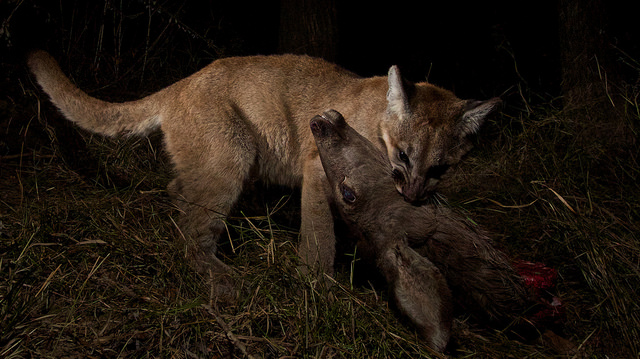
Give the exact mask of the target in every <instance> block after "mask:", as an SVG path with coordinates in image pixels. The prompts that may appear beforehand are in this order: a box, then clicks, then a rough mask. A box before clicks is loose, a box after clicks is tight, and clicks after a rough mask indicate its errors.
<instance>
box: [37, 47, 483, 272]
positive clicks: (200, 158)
mask: <svg viewBox="0 0 640 359" xmlns="http://www.w3.org/2000/svg"><path fill="white" fill-rule="evenodd" d="M28 64H29V67H30V68H31V71H32V72H33V73H34V75H35V76H36V78H37V81H38V83H39V84H40V85H41V86H42V88H43V89H44V91H45V92H46V93H47V94H48V95H49V96H50V97H51V100H52V102H53V103H54V104H55V105H56V106H57V107H58V108H59V109H60V110H61V112H62V113H63V114H64V115H65V116H66V117H67V118H68V119H70V120H71V121H73V122H75V123H76V124H78V125H79V126H80V127H82V128H84V129H86V130H89V131H92V132H97V133H101V134H104V135H109V136H114V135H120V134H139V135H140V134H142V135H143V134H146V133H148V132H150V131H152V130H154V129H156V128H158V127H159V128H160V129H161V130H162V132H163V133H164V140H165V144H166V149H167V152H168V153H169V154H170V156H171V159H172V161H173V164H174V166H175V169H176V173H177V175H176V178H175V180H174V181H173V182H172V183H171V185H170V188H169V189H170V191H171V192H173V193H174V195H175V196H176V200H177V203H178V204H179V205H180V207H181V208H182V210H183V211H184V212H185V216H184V219H183V220H182V222H181V223H180V225H181V228H182V231H183V233H184V234H186V235H187V236H188V237H189V238H193V239H194V242H195V243H197V246H195V247H194V248H197V250H195V252H199V253H200V254H201V255H202V257H203V258H204V262H203V263H202V264H203V265H204V266H206V265H207V263H218V262H219V261H217V260H215V251H216V243H217V239H218V237H219V236H220V234H221V233H222V232H223V230H224V224H223V219H224V218H225V217H226V216H227V215H228V213H229V211H230V210H231V208H232V207H233V205H234V204H235V203H236V201H237V199H238V196H239V195H240V193H241V192H242V190H243V185H244V183H245V182H246V181H247V180H249V179H250V177H251V176H252V175H255V176H257V177H259V178H260V179H263V180H265V181H267V182H271V183H276V184H281V185H287V186H301V187H302V225H301V244H300V250H299V252H300V256H301V257H302V259H303V261H305V262H306V263H307V264H309V265H310V266H311V267H312V268H316V269H321V270H324V271H326V272H328V273H331V272H332V265H333V260H334V258H333V257H334V254H335V248H334V234H333V220H332V217H331V213H330V210H329V206H328V204H327V201H326V198H325V195H324V191H325V189H326V187H327V183H326V178H325V175H324V172H323V170H322V166H321V163H320V161H319V159H318V155H317V152H316V148H315V145H314V142H313V139H312V136H311V132H310V131H309V128H308V123H309V119H310V118H311V117H312V116H313V115H314V114H317V113H320V112H322V111H324V110H326V109H328V108H334V109H336V110H338V111H340V112H342V113H343V114H344V115H345V116H347V117H348V118H349V119H350V123H351V124H352V126H353V127H354V128H355V129H356V130H357V131H358V132H360V133H361V134H363V135H364V136H365V137H366V138H368V139H370V140H371V141H373V142H374V143H375V144H376V145H377V146H378V147H379V148H380V149H381V150H384V149H387V150H388V154H389V159H390V160H391V161H392V162H394V163H395V164H394V166H395V167H397V169H398V171H399V173H402V175H403V177H402V178H401V176H398V189H399V190H400V191H406V192H407V194H405V197H406V198H407V200H410V201H412V200H421V199H423V198H424V195H425V193H426V191H427V190H430V189H431V187H429V188H426V187H424V183H426V182H425V180H424V179H425V178H426V173H427V171H428V169H429V168H431V166H433V165H434V164H436V163H440V162H442V161H448V162H447V163H449V164H453V163H455V162H457V161H458V160H459V159H460V157H461V156H462V155H463V154H464V152H466V151H467V150H468V146H467V145H466V143H467V142H466V139H465V138H466V135H467V134H468V133H469V132H472V131H473V130H474V129H476V128H477V127H478V126H479V125H480V124H481V123H482V120H483V118H484V115H485V114H486V113H488V112H491V110H492V109H493V108H494V107H495V106H494V105H495V102H486V103H481V104H480V105H478V106H473V107H469V104H471V103H472V102H470V101H463V100H460V99H458V98H456V97H455V96H454V95H453V94H452V93H451V92H449V91H446V90H443V89H440V88H438V87H436V86H433V85H430V84H427V83H419V84H415V85H413V84H408V83H406V82H404V81H403V80H402V79H401V77H400V74H399V72H398V71H397V68H395V67H393V68H392V69H391V71H390V76H389V77H388V78H387V77H373V78H360V77H358V76H356V75H354V74H353V73H351V72H348V71H346V70H344V69H341V68H339V67H337V66H336V65H333V64H330V63H327V62H325V61H323V60H319V59H314V58H311V57H306V56H293V55H282V56H253V57H238V58H226V59H220V60H217V61H214V62H213V63H212V64H210V65H209V66H207V67H205V68H203V69H202V70H200V71H198V72H197V73H195V74H193V75H191V76H189V77H187V78H185V79H183V80H181V81H179V82H177V83H175V84H173V85H171V86H169V87H167V88H165V89H163V90H161V91H158V92H157V93H154V94H152V95H150V96H147V97H145V98H142V99H140V100H137V101H130V102H124V103H108V102H104V101H100V100H98V99H95V98H92V97H90V96H88V95H87V94H86V93H84V92H82V91H81V90H79V89H78V88H76V87H75V86H74V85H73V84H72V83H71V82H70V81H69V79H68V78H67V77H66V76H65V75H64V74H63V73H62V71H61V70H60V68H59V66H58V65H57V63H56V61H55V60H54V59H53V58H52V57H51V56H50V55H48V54H47V53H45V52H42V51H37V52H34V53H33V54H31V55H30V57H29V59H28ZM469 129H471V130H469ZM383 138H384V140H383ZM434 139H436V141H434ZM385 142H386V143H385ZM397 146H408V147H410V150H409V152H410V153H409V155H410V157H411V160H412V165H409V166H407V168H404V167H403V164H397V156H398V155H397V150H398V147H397ZM405 165H406V164H405ZM423 192H424V193H423ZM195 254H196V257H200V255H198V253H195ZM206 258H209V259H206ZM219 266H220V267H222V266H223V265H222V264H221V262H219Z"/></svg>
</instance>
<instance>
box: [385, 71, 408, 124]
mask: <svg viewBox="0 0 640 359" xmlns="http://www.w3.org/2000/svg"><path fill="white" fill-rule="evenodd" d="M388 81H389V90H388V91H387V111H389V113H392V114H395V115H397V116H398V117H399V118H402V117H403V116H404V115H407V114H408V113H409V96H408V91H407V90H409V91H410V90H411V89H409V88H408V87H409V86H408V85H409V84H407V83H406V82H405V81H404V80H403V79H402V76H401V75H400V70H399V69H398V66H395V65H394V66H391V68H390V69H389V76H388Z"/></svg>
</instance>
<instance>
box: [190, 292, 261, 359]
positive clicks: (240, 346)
mask: <svg viewBox="0 0 640 359" xmlns="http://www.w3.org/2000/svg"><path fill="white" fill-rule="evenodd" d="M202 307H203V308H204V309H206V310H207V312H209V314H211V316H213V318H215V320H216V322H218V325H220V327H222V330H224V331H225V334H226V336H227V338H229V340H230V341H231V342H232V343H233V345H235V346H236V348H238V350H240V351H241V352H242V354H243V355H244V356H245V357H247V358H253V356H252V355H251V354H249V353H247V347H246V346H245V345H244V344H243V343H242V342H241V341H240V339H238V337H236V335H235V334H233V332H232V331H231V328H229V325H228V324H227V323H226V322H225V321H224V320H222V318H220V316H219V315H218V313H217V312H216V311H215V310H214V309H213V308H212V307H211V306H210V305H208V304H203V305H202Z"/></svg>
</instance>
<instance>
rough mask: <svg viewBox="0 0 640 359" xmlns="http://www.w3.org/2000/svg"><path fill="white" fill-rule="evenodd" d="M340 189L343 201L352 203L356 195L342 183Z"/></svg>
mask: <svg viewBox="0 0 640 359" xmlns="http://www.w3.org/2000/svg"><path fill="white" fill-rule="evenodd" d="M340 191H342V199H344V200H345V202H349V203H353V202H355V201H356V195H355V193H354V192H353V190H352V189H351V188H349V187H347V186H346V185H344V184H342V185H341V186H340Z"/></svg>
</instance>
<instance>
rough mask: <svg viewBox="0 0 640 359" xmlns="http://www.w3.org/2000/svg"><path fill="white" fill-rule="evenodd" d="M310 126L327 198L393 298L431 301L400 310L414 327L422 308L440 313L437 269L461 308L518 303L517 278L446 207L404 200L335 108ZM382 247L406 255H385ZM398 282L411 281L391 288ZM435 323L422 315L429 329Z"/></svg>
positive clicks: (516, 307)
mask: <svg viewBox="0 0 640 359" xmlns="http://www.w3.org/2000/svg"><path fill="white" fill-rule="evenodd" d="M310 125H311V129H312V132H313V134H314V137H315V139H316V144H317V147H318V151H319V153H320V158H321V161H322V164H323V166H324V168H325V171H326V174H327V178H328V180H329V183H330V186H331V191H330V192H329V196H330V198H332V200H333V201H334V204H335V207H336V208H337V209H338V210H339V212H340V213H341V216H342V218H343V219H344V220H345V222H346V223H347V224H348V225H350V227H351V228H352V229H354V230H355V231H354V232H355V233H358V234H359V236H360V237H361V240H360V243H361V246H362V247H363V248H362V250H363V251H364V253H365V255H366V256H367V257H369V258H373V259H374V260H375V262H376V265H377V266H378V268H379V269H380V272H381V273H382V275H383V276H384V277H385V278H386V279H387V282H388V283H389V286H390V288H391V291H392V293H394V296H395V297H396V301H397V302H398V301H400V302H408V303H411V302H414V303H415V302H417V301H418V300H419V299H418V298H419V297H420V296H427V297H429V298H430V300H432V302H431V305H423V306H415V307H417V308H420V309H421V310H422V312H420V310H418V311H415V310H410V309H406V308H405V309H402V308H401V310H402V311H403V313H404V314H406V315H407V316H408V317H409V318H411V319H412V321H413V322H414V323H415V324H416V325H417V327H418V328H420V329H421V330H422V331H425V330H424V329H423V328H424V325H422V324H420V323H421V322H422V321H420V320H416V319H415V318H416V317H421V316H422V314H425V313H426V312H428V311H430V312H433V313H444V310H445V309H444V308H445V307H446V304H445V303H443V302H444V301H445V300H446V299H447V298H449V296H448V295H447V294H446V291H445V290H444V289H442V288H440V287H441V286H442V282H441V279H440V278H441V274H442V275H443V276H444V278H446V283H447V284H448V286H449V287H450V288H451V290H452V293H453V297H454V298H455V301H456V302H459V303H461V304H462V305H464V306H465V307H466V308H468V309H473V310H479V311H481V312H483V313H486V314H489V315H491V316H496V317H504V316H507V315H508V314H509V313H517V312H521V311H522V310H523V309H524V305H525V304H526V303H527V292H526V290H525V287H524V283H523V282H522V280H521V278H520V277H519V276H518V275H517V273H516V272H515V271H514V269H513V268H512V266H511V264H510V262H509V260H508V258H507V257H506V256H505V255H504V254H502V253H501V252H499V251H497V250H496V249H495V248H494V247H493V246H492V245H491V244H490V242H489V239H488V238H487V237H486V236H485V235H484V234H482V233H481V232H480V231H478V230H476V229H475V228H472V227H470V226H469V225H467V224H466V223H465V221H464V219H462V218H460V217H459V216H458V215H456V214H455V213H453V212H452V211H451V210H449V209H446V208H442V207H437V206H434V205H424V206H414V205H411V204H409V203H407V202H406V201H404V200H403V199H402V197H401V196H399V195H398V193H397V191H396V190H395V188H394V181H393V179H392V176H393V170H392V167H391V165H390V164H389V161H388V159H387V158H386V156H384V154H382V153H381V152H380V151H379V150H378V149H377V148H376V147H375V146H374V145H373V144H372V143H371V142H370V141H368V140H367V139H366V138H364V137H362V136H361V135H359V134H358V133H357V131H355V130H354V129H353V128H351V127H350V126H349V125H348V124H347V123H346V122H345V120H344V118H343V117H342V116H341V115H340V114H339V113H338V112H336V111H328V112H325V114H324V115H323V116H322V117H320V116H317V117H315V118H314V119H312V120H311V123H310ZM398 249H400V250H398ZM390 253H402V255H399V257H404V258H406V259H405V260H404V261H400V260H399V261H393V260H391V259H392V258H393V256H390ZM403 263H404V265H403ZM407 263H414V264H411V265H407ZM436 268H437V270H438V271H435V269H436ZM399 273H401V274H399ZM399 281H400V282H402V283H409V282H410V283H413V284H412V285H408V286H405V285H401V286H400V287H401V288H405V289H403V290H398V289H397V288H398V284H397V283H398V282H399ZM421 285H422V286H423V287H421ZM398 298H400V299H398ZM433 298H438V300H437V301H433ZM443 316H444V314H443ZM437 325H438V322H437V321H434V320H433V319H432V320H431V321H430V327H437ZM440 325H441V328H442V324H440ZM426 331H427V333H430V332H431V331H430V330H426Z"/></svg>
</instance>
